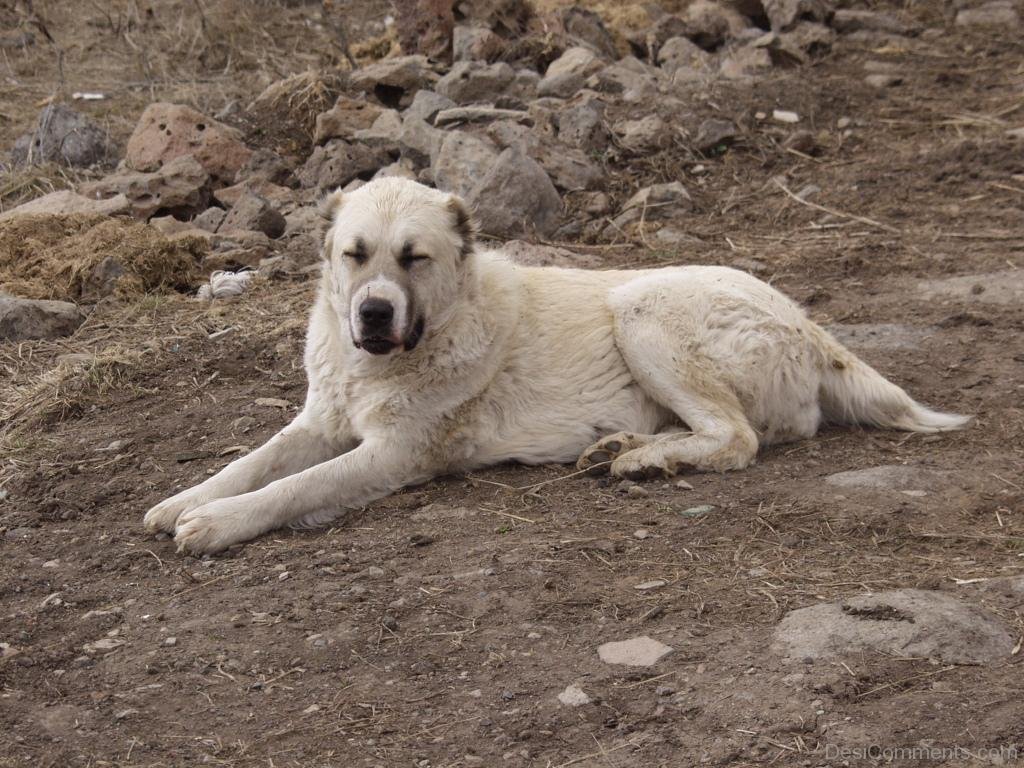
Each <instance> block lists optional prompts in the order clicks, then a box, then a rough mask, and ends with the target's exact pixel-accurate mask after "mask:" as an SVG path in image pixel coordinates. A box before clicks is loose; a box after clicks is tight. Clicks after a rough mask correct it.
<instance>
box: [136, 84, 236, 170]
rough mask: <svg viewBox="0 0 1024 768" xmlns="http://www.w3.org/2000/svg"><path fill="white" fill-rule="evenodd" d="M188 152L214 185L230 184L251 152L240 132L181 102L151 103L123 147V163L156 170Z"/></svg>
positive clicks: (137, 167)
mask: <svg viewBox="0 0 1024 768" xmlns="http://www.w3.org/2000/svg"><path fill="white" fill-rule="evenodd" d="M186 155H191V156H192V157H193V158H194V159H195V161H196V162H198V163H199V165H200V166H202V167H203V169H204V170H205V171H206V172H207V173H208V174H209V175H210V178H211V180H212V181H213V183H214V184H217V185H226V184H233V183H234V181H235V176H236V175H237V174H238V171H239V169H241V168H242V166H244V165H245V164H246V163H247V162H248V161H249V158H250V157H251V155H252V150H251V149H249V148H248V147H247V146H246V145H245V143H244V142H243V141H242V134H241V132H240V131H238V130H236V129H234V128H231V127H229V126H227V125H224V124H223V123H219V122H217V121H216V120H214V119H213V118H210V117H207V116H206V115H203V114H202V113H200V112H197V111H196V110H194V109H192V108H191V107H186V106H185V105H183V104H169V103H166V102H157V103H155V104H150V105H149V106H148V107H146V110H145V111H144V112H143V113H142V117H140V118H139V122H138V123H137V124H136V126H135V130H134V131H133V132H132V135H131V137H130V138H129V139H128V147H127V149H126V150H125V164H126V165H127V166H128V167H129V168H131V169H132V170H135V171H148V172H153V171H158V170H161V169H162V168H163V167H164V166H166V165H167V164H168V163H170V162H172V161H173V160H176V159H178V158H181V157H184V156H186Z"/></svg>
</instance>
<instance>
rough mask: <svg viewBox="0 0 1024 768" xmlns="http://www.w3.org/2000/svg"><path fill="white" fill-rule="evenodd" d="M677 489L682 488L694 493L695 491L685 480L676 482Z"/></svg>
mask: <svg viewBox="0 0 1024 768" xmlns="http://www.w3.org/2000/svg"><path fill="white" fill-rule="evenodd" d="M676 488H681V489H683V490H684V491H692V490H693V486H692V485H690V484H689V483H688V482H686V481H685V480H676Z"/></svg>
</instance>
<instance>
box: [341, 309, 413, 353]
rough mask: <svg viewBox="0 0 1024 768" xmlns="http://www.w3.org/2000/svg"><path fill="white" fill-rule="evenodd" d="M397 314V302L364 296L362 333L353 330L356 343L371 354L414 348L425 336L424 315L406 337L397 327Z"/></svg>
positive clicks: (359, 315)
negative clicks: (395, 304) (398, 348)
mask: <svg viewBox="0 0 1024 768" xmlns="http://www.w3.org/2000/svg"><path fill="white" fill-rule="evenodd" d="M395 314H396V313H395V307H394V305H393V304H392V303H391V302H390V301H388V300H387V299H381V298H378V297H370V298H367V299H364V300H363V301H362V303H360V305H359V309H358V311H357V316H358V326H359V333H358V334H353V343H354V344H355V345H356V346H357V347H359V348H360V349H364V350H366V351H367V352H369V353H370V354H371V355H386V354H388V353H390V352H392V351H394V350H395V349H396V348H397V347H402V348H403V349H404V350H405V351H407V352H408V351H409V350H412V349H414V348H415V347H416V345H417V344H419V342H420V339H421V338H422V336H423V329H424V326H425V322H424V320H423V318H422V317H419V318H417V319H416V322H415V323H413V325H412V328H410V329H409V332H408V333H407V334H405V335H404V337H403V335H402V334H401V331H400V330H399V329H397V328H395V324H396V323H395V320H396V317H395Z"/></svg>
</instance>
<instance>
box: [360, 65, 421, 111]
mask: <svg viewBox="0 0 1024 768" xmlns="http://www.w3.org/2000/svg"><path fill="white" fill-rule="evenodd" d="M437 80H438V75H437V73H436V72H435V71H434V70H433V68H432V67H431V66H430V62H429V61H428V60H427V57H426V56H422V55H418V54H417V55H412V56H396V57H394V58H391V59H381V60H380V61H377V62H374V63H373V64H369V65H368V66H365V67H361V68H359V69H356V70H354V71H353V72H352V73H351V74H350V75H349V83H350V84H351V85H352V86H353V87H355V88H359V89H360V90H363V91H367V92H370V93H373V95H374V96H376V97H377V100H378V101H379V102H380V103H381V104H383V105H384V106H386V107H391V108H392V109H398V108H401V107H406V106H408V105H409V104H410V103H411V102H412V99H413V97H414V96H415V94H416V92H417V91H419V90H420V89H422V88H431V87H433V85H434V83H436V82H437Z"/></svg>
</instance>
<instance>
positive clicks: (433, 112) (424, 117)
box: [402, 91, 458, 125]
mask: <svg viewBox="0 0 1024 768" xmlns="http://www.w3.org/2000/svg"><path fill="white" fill-rule="evenodd" d="M457 106H458V104H456V103H455V102H454V101H452V100H451V99H449V98H448V97H447V96H442V95H441V94H440V93H436V92H434V91H420V92H419V93H417V94H416V96H415V98H413V100H412V104H410V105H409V108H408V109H407V110H405V112H403V113H402V120H420V121H422V122H424V123H428V124H429V125H433V124H434V118H436V117H437V114H438V112H442V111H444V110H446V109H453V108H454V107H457Z"/></svg>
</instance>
